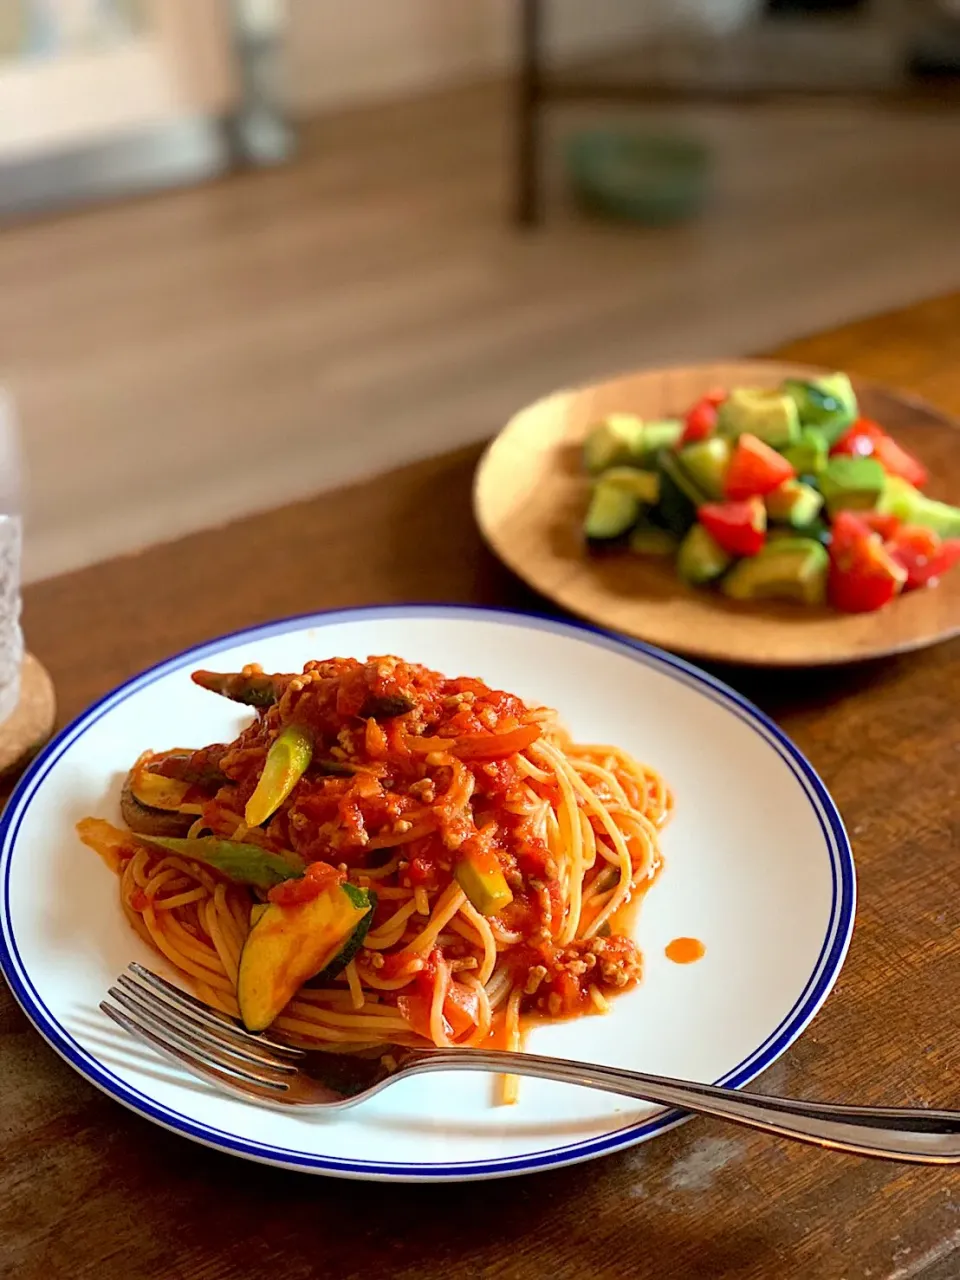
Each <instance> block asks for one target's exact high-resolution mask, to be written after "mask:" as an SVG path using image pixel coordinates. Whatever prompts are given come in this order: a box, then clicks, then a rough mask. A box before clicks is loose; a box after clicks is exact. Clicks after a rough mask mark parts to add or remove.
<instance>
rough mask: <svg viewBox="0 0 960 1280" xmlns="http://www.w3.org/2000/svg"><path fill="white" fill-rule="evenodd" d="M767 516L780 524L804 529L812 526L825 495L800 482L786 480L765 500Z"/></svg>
mask: <svg viewBox="0 0 960 1280" xmlns="http://www.w3.org/2000/svg"><path fill="white" fill-rule="evenodd" d="M764 502H765V503H766V507H767V515H768V516H769V517H770V519H771V520H773V521H775V522H776V523H778V524H789V525H792V526H793V528H794V529H802V528H803V527H804V526H805V525H808V524H812V522H813V521H814V520H816V518H817V516H818V515H819V514H820V508H821V507H822V506H823V494H822V493H819V492H818V491H817V490H816V489H814V488H812V487H811V486H810V485H808V484H803V482H802V481H800V480H784V482H783V484H781V485H780V486H779V487H778V488H776V489H774V491H773V493H768V494H767V496H766V498H765V499H764Z"/></svg>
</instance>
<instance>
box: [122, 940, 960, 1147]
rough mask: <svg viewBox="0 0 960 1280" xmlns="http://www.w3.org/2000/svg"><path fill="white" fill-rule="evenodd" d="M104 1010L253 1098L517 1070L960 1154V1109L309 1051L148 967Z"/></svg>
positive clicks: (307, 1096)
mask: <svg viewBox="0 0 960 1280" xmlns="http://www.w3.org/2000/svg"><path fill="white" fill-rule="evenodd" d="M100 1008H101V1009H102V1010H103V1012H104V1013H105V1014H107V1016H108V1017H110V1018H112V1019H113V1021H114V1022H116V1023H118V1024H119V1025H120V1026H121V1027H123V1028H124V1030H125V1031H128V1032H129V1033H130V1034H131V1035H132V1036H136V1037H137V1038H138V1039H140V1040H145V1041H146V1042H147V1044H150V1045H152V1046H153V1048H154V1049H156V1050H158V1051H159V1052H160V1053H162V1054H164V1055H165V1056H166V1057H168V1058H173V1059H174V1061H176V1062H178V1063H180V1064H181V1066H184V1067H186V1069H187V1070H188V1071H190V1072H192V1073H193V1074H194V1075H196V1076H199V1077H200V1078H201V1079H202V1080H208V1081H212V1082H213V1083H214V1084H216V1085H218V1086H219V1087H220V1088H221V1089H224V1090H225V1091H226V1092H227V1093H232V1094H234V1095H236V1096H237V1097H239V1098H243V1099H245V1100H246V1101H247V1102H258V1103H261V1104H266V1105H268V1106H280V1107H314V1108H317V1109H323V1110H325V1111H338V1110H339V1111H342V1110H345V1109H346V1108H347V1107H352V1106H355V1105H356V1104H357V1103H358V1102H362V1101H364V1100H365V1099H366V1098H372V1097H373V1096H374V1094H376V1093H379V1092H380V1090H381V1089H385V1088H387V1086H388V1085H391V1084H393V1083H394V1082H395V1081H397V1080H401V1079H404V1078H405V1077H407V1076H412V1075H418V1074H421V1073H422V1072H425V1071H493V1072H496V1073H498V1074H502V1073H504V1072H511V1073H513V1074H515V1075H521V1076H540V1077H541V1078H543V1079H546V1080H560V1081H563V1082H564V1083H566V1084H577V1085H583V1086H585V1087H586V1088H588V1089H602V1090H604V1091H605V1092H607V1093H619V1094H623V1095H624V1096H626V1097H628V1098H639V1099H642V1100H643V1101H645V1102H658V1103H663V1104H664V1105H665V1106H668V1107H680V1108H682V1109H683V1110H685V1111H695V1112H698V1113H699V1114H700V1115H706V1116H714V1117H715V1118H717V1119H720V1120H731V1121H733V1123H734V1124H742V1125H746V1126H748V1127H749V1128H752V1129H762V1130H764V1131H765V1132H767V1133H774V1134H778V1135H779V1136H780V1137H784V1138H797V1139H799V1140H800V1141H801V1142H810V1143H814V1144H815V1145H817V1146H821V1147H831V1148H833V1149H834V1150H837V1151H848V1152H852V1153H853V1154H856V1155H863V1156H878V1157H880V1158H882V1159H887V1160H903V1161H908V1162H910V1163H914V1164H953V1163H960V1112H958V1111H931V1110H926V1109H922V1108H916V1107H851V1106H839V1105H835V1104H832V1103H821V1102H802V1101H797V1100H794V1099H790V1098H770V1097H758V1096H757V1095H755V1094H745V1093H738V1092H737V1091H736V1090H733V1089H724V1088H721V1087H718V1086H717V1085H710V1084H697V1083H694V1082H692V1081H686V1080H671V1079H669V1078H668V1077H666V1076H652V1075H644V1074H643V1073H642V1072H639V1071H624V1070H622V1069H621V1068H619V1067H604V1066H599V1065H597V1064H594V1063H589V1062H572V1061H569V1060H567V1059H564V1058H546V1057H542V1056H541V1055H539V1054H534V1053H511V1054H505V1053H502V1052H499V1051H496V1050H493V1051H489V1052H488V1051H485V1050H483V1049H406V1048H403V1047H401V1046H399V1045H381V1046H379V1047H378V1048H377V1049H376V1050H375V1051H368V1052H366V1053H363V1054H332V1053H323V1052H319V1051H310V1050H304V1049H298V1048H294V1047H293V1046H291V1045H285V1044H277V1043H276V1042H274V1041H272V1040H270V1039H268V1038H267V1037H265V1036H262V1035H252V1034H251V1033H250V1032H248V1031H246V1030H245V1029H244V1028H243V1027H242V1026H241V1025H240V1024H239V1023H238V1022H236V1021H235V1020H234V1019H233V1018H230V1017H228V1016H227V1015H226V1014H223V1013H219V1012H217V1010H215V1009H210V1008H209V1007H208V1006H207V1005H205V1004H203V1003H202V1002H201V1001H200V1000H197V999H195V998H194V997H193V996H191V995H188V994H187V992H185V991H182V990H181V989H180V988H179V987H175V986H173V985H172V984H171V983H169V982H167V981H166V979H164V978H161V977H160V976H159V975H158V974H156V973H153V972H151V970H149V969H145V968H144V967H143V966H142V965H139V964H131V965H130V966H129V968H128V969H127V971H126V972H125V973H124V974H122V975H121V976H120V978H118V979H117V982H116V983H115V985H114V986H112V987H111V988H110V991H109V992H108V999H106V1000H104V1001H103V1002H102V1003H101V1005H100Z"/></svg>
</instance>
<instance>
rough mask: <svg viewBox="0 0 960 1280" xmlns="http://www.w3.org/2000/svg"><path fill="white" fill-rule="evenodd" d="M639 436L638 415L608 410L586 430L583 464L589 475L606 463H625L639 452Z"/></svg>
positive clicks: (615, 465)
mask: <svg viewBox="0 0 960 1280" xmlns="http://www.w3.org/2000/svg"><path fill="white" fill-rule="evenodd" d="M642 439H643V421H642V419H640V418H638V417H637V416H636V414H633V413H611V414H609V416H608V417H606V418H604V419H603V421H602V422H598V423H597V425H596V426H594V427H591V428H590V431H589V432H588V433H587V438H586V440H584V442H583V461H584V465H585V466H586V468H587V470H588V471H589V472H590V474H591V475H599V473H600V472H601V471H606V470H607V468H608V467H621V466H629V465H630V463H631V462H634V461H635V460H636V459H637V458H638V457H639V455H640V452H641V449H642V445H641V441H642Z"/></svg>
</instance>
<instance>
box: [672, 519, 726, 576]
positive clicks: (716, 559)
mask: <svg viewBox="0 0 960 1280" xmlns="http://www.w3.org/2000/svg"><path fill="white" fill-rule="evenodd" d="M732 559H733V557H732V556H730V555H728V554H727V552H726V551H724V549H723V547H721V546H720V544H719V543H718V542H717V541H716V539H715V538H712V537H711V536H710V534H709V533H707V531H706V529H705V528H704V527H703V525H702V524H695V525H694V526H693V528H692V529H691V530H690V532H689V533H688V534H687V536H686V537H685V538H684V540H683V542H682V543H681V544H680V550H679V552H678V553H677V574H678V575H679V577H680V578H682V580H683V581H684V582H689V583H690V584H691V585H692V586H701V585H702V584H703V583H705V582H715V581H716V579H717V578H719V577H721V576H722V575H723V574H724V573H726V571H727V569H729V567H730V563H731V561H732Z"/></svg>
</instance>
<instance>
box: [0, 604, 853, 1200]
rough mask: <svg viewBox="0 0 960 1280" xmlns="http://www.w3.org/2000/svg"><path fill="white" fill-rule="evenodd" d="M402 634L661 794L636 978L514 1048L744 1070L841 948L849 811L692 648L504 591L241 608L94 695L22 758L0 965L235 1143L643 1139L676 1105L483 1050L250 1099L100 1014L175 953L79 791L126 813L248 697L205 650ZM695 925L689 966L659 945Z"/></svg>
mask: <svg viewBox="0 0 960 1280" xmlns="http://www.w3.org/2000/svg"><path fill="white" fill-rule="evenodd" d="M383 653H394V654H398V655H400V656H401V657H403V658H406V659H408V660H409V661H414V662H419V663H423V664H425V665H427V666H429V667H433V668H435V669H436V670H439V671H442V672H444V673H446V674H448V675H462V674H468V675H475V676H479V677H481V678H482V679H484V680H485V681H487V682H488V683H489V684H491V685H493V686H495V687H499V688H503V689H508V690H510V691H511V692H514V693H517V694H519V695H520V696H521V697H524V698H526V699H529V700H530V701H534V702H539V703H546V704H548V705H551V706H554V707H556V708H557V709H558V711H559V712H560V715H561V717H562V719H563V720H564V722H565V723H566V725H567V726H568V728H569V729H570V730H571V731H572V733H573V735H574V737H575V738H577V739H579V740H580V741H606V742H611V743H616V744H618V745H619V746H622V747H624V748H625V749H626V750H628V751H630V752H631V753H632V754H633V755H635V756H636V757H638V758H639V759H641V760H645V761H647V762H648V763H649V764H651V765H652V766H653V767H654V768H656V769H657V770H659V771H660V772H661V773H662V774H663V775H664V777H665V778H666V780H667V782H668V783H669V785H670V786H671V788H672V789H673V791H674V794H675V797H676V812H675V816H674V818H673V820H672V821H671V823H670V825H669V827H668V828H667V830H666V832H665V834H664V836H663V842H662V843H663V851H664V858H665V866H664V870H663V871H662V873H661V875H660V876H659V878H658V880H657V882H656V883H655V884H654V886H653V888H652V889H651V890H650V892H649V893H648V894H647V896H646V897H645V899H644V903H643V908H642V912H641V914H640V916H639V919H638V921H637V925H636V935H637V941H638V942H639V944H640V947H641V949H642V951H643V953H644V978H643V981H642V982H641V983H640V985H639V986H638V987H636V988H635V989H634V990H632V991H630V992H628V993H626V994H624V995H621V996H619V997H618V998H617V999H616V1000H615V1001H613V1003H612V1011H611V1012H610V1013H609V1014H607V1015H605V1016H602V1017H601V1016H597V1017H586V1018H580V1019H575V1020H573V1021H569V1022H563V1023H556V1024H543V1025H539V1026H537V1027H536V1028H535V1029H534V1030H533V1031H532V1032H531V1033H530V1036H529V1040H528V1047H529V1048H530V1049H531V1051H534V1052H537V1053H549V1054H557V1055H559V1056H563V1057H569V1058H579V1059H584V1060H587V1061H592V1062H602V1063H608V1064H610V1065H612V1066H622V1067H628V1068H632V1069H634V1070H640V1071H649V1072H654V1073H657V1074H660V1075H669V1076H679V1077H682V1078H684V1079H691V1080H702V1081H716V1082H720V1083H723V1084H727V1085H730V1086H731V1087H739V1086H741V1085H744V1084H746V1083H747V1082H748V1081H749V1080H752V1079H753V1078H754V1077H755V1076H757V1075H758V1074H759V1073H760V1072H761V1071H763V1070H764V1069H765V1068H766V1067H768V1066H769V1065H770V1064H771V1063H772V1062H773V1061H774V1060H775V1059H776V1058H778V1057H779V1056H780V1055H781V1054H782V1053H783V1052H784V1051H785V1050H786V1049H787V1048H788V1047H789V1045H790V1044H791V1043H792V1042H793V1041H794V1040H795V1039H796V1038H797V1036H799V1035H800V1034H801V1032H802V1031H803V1030H804V1028H805V1027H806V1026H807V1024H808V1023H809V1022H810V1020H811V1019H812V1018H813V1017H814V1015H815V1014H816V1012H817V1010H818V1009H819V1008H820V1006H821V1004H822V1003H823V1001H824V1000H825V999H826V997H827V995H828V993H829V991H830V989H831V987H832V986H833V984H834V982H835V981H836V978H837V975H838V973H839V971H840V968H841V965H842V964H843V960H844V957H845V955H846V951H847V947H848V945H849V940H850V935H851V931H852V928H853V919H854V907H855V896H856V889H855V874H854V866H853V858H852V854H851V850H850V845H849V842H848V840H847V837H846V834H845V832H844V829H843V824H842V822H841V820H840V817H839V815H838V813H837V810H836V807H835V806H834V804H833V802H832V801H831V799H830V797H829V795H828V794H827V791H826V789H825V788H824V786H823V784H822V782H821V781H820V779H819V778H818V777H817V775H816V773H815V772H814V770H813V769H812V768H811V766H810V764H809V763H808V762H807V761H806V760H805V759H804V757H803V756H802V755H801V754H800V752H799V751H798V750H797V749H796V747H794V746H793V744H792V743H791V742H789V741H788V739H787V738H786V737H785V736H784V735H783V734H782V733H781V732H780V730H779V729H778V728H777V727H776V725H774V724H773V723H772V722H771V721H769V720H768V719H767V718H766V717H765V716H763V715H762V714H761V713H760V712H759V711H758V710H757V709H756V708H754V707H753V706H751V705H750V704H749V703H747V702H746V701H745V700H744V699H743V698H741V697H740V695H739V694H737V693H735V692H734V691H733V690H731V689H730V688H728V687H726V686H725V685H723V684H721V683H720V682H719V681H717V680H715V679H713V677H712V676H709V675H706V674H705V673H703V672H701V671H699V670H697V669H696V668H695V667H693V666H690V665H689V664H687V663H685V662H683V661H681V660H680V659H678V658H675V657H672V656H671V655H669V654H666V653H662V652H660V651H659V650H656V649H651V648H647V647H644V646H642V645H638V644H628V643H625V642H624V641H622V640H618V639H616V638H614V637H612V636H608V635H604V634H600V633H597V632H594V631H591V630H589V629H587V628H585V627H582V626H577V625H572V624H570V623H566V622H560V621H555V620H552V619H545V618H537V617H529V616H524V615H520V614H511V613H505V612H499V611H495V610H486V609H473V608H464V607H453V606H451V607H447V606H441V605H411V606H393V605H388V606H384V607H378V608H367V609H351V610H344V611H341V612H334V613H324V614H316V615H310V616H305V617H300V618H292V619H287V620H284V621H280V622H274V623H269V624H267V625H264V626H259V627H254V628H251V629H250V630H247V631H242V632H237V633H236V634H233V635H229V636H224V637H222V638H220V639H217V640H213V641H211V642H210V643H209V644H204V645H199V646H197V647H196V648H194V649H191V650H189V651H187V652H185V653H181V654H178V655H176V656H175V657H173V658H170V659H169V660H168V661H166V662H163V663H161V664H160V665H159V666H156V667H153V668H151V669H150V670H149V671H145V672H143V674H142V675H139V676H135V677H134V678H133V679H132V680H129V681H128V682H127V683H126V684H124V685H121V686H120V687H119V688H118V689H115V690H114V691H113V692H112V693H110V694H108V695H107V696H106V697H105V698H103V699H101V700H100V701H99V702H98V703H96V704H95V705H94V706H92V707H91V708H90V709H89V710H88V711H86V712H84V714H83V715H81V716H80V717H79V718H78V719H76V720H75V721H74V722H73V723H72V724H71V725H70V726H69V727H68V728H66V729H65V730H64V731H63V732H62V733H61V734H60V735H59V736H58V737H57V738H56V739H55V740H54V741H53V742H51V743H50V745H49V746H48V747H47V748H46V750H45V751H44V752H43V753H42V754H41V755H40V756H39V757H38V758H37V759H36V760H35V761H34V763H33V765H32V766H31V767H30V769H29V770H28V772H27V773H26V774H25V776H24V777H23V779H22V780H21V782H20V784H19V786H18V787H17V790H16V792H15V793H14V795H13V797H12V798H11V800H10V802H9V804H8V806H7V808H6V810H5V812H4V814H3V819H2V826H0V966H2V969H3V972H4V975H5V977H6V979H7V981H8V983H9V984H10V986H11V988H12V990H13V992H14V994H15V995H16V997H17V999H18V1001H19V1002H20V1004H21V1005H22V1007H23V1009H24V1010H25V1012H26V1013H27V1015H28V1017H29V1018H30V1019H31V1021H32V1022H33V1023H34V1025H35V1026H36V1028H37V1030H38V1031H39V1032H40V1033H41V1034H42V1035H43V1036H44V1037H45V1039H46V1040H47V1041H48V1042H49V1043H50V1045H52V1047H53V1048H54V1049H56V1051H57V1052H58V1053H60V1054H61V1055H62V1056H63V1057H64V1058H65V1059H66V1060H67V1062H69V1063H70V1065H71V1066H72V1067H74V1068H75V1069H76V1070H77V1071H79V1072H80V1073H81V1075H83V1076H85V1077H86V1078H87V1079H88V1080H90V1081H91V1082H92V1083H93V1084H95V1085H97V1086H98V1087H99V1088H101V1089H103V1090H104V1091H105V1092H106V1093H108V1094H110V1095H111V1096H112V1097H113V1098H115V1099H116V1100H117V1101H118V1102H120V1103H123V1104H124V1105H126V1106H128V1107H130V1108H131V1109H132V1110H133V1111H136V1112H138V1113H139V1114H140V1115H143V1116H145V1117H146V1118H147V1119H149V1120H152V1121H154V1122H156V1123H157V1124H160V1125H163V1126H164V1127H166V1128H167V1129H170V1130H173V1131H174V1132H175V1133H179V1134H182V1135H183V1136H184V1137H185V1138H192V1139H194V1140H196V1141H199V1142H203V1143H206V1144H207V1145H209V1146H212V1147H216V1148H218V1149H220V1150H222V1151H226V1152H229V1153H231V1154H233V1155H238V1156H244V1157H247V1158H249V1159H253V1160H259V1161H262V1162H264V1163H267V1164H273V1165H278V1166H282V1167H284V1168H289V1169H297V1170H301V1171H305V1172H310V1173H325V1174H332V1175H336V1176H340V1177H348V1178H366V1179H378V1180H402V1181H446V1180H451V1179H452V1180H465V1179H472V1178H496V1177H503V1176H507V1175H511V1174H519V1173H526V1172H531V1171H534V1170H538V1169H547V1168H554V1167H558V1166H560V1165H565V1164H573V1163H577V1162H579V1161H583V1160H589V1159H592V1158H594V1157H596V1156H601V1155H605V1154H607V1153H609V1152H613V1151H619V1150H622V1149H623V1148H625V1147H630V1146H632V1145H634V1144H635V1143H638V1142H644V1141H646V1140H648V1139H650V1138H654V1137H656V1136H657V1135H658V1134H660V1133H662V1132H664V1130H666V1129H668V1128H670V1127H671V1126H672V1125H675V1124H677V1123H679V1122H680V1121H681V1120H682V1119H683V1117H682V1116H680V1115H678V1113H676V1112H671V1111H665V1110H663V1109H662V1108H657V1107H654V1106H648V1105H645V1104H642V1103H635V1102H633V1101H631V1100H628V1099H622V1098H618V1097H615V1096H612V1095H608V1094H603V1093H598V1092H594V1091H591V1090H587V1089H579V1088H576V1087H574V1086H569V1085H561V1084H554V1083H552V1082H548V1081H539V1080H532V1079H525V1080H523V1081H522V1083H521V1088H520V1096H519V1100H518V1102H517V1103H516V1104H515V1105H514V1106H509V1107H507V1106H502V1105H498V1103H497V1091H496V1088H495V1078H494V1077H492V1076H489V1075H483V1074H480V1073H466V1072H463V1073H460V1072H456V1073H450V1074H449V1075H439V1076H429V1077H415V1078H413V1079H410V1080H405V1081H401V1082H400V1083H398V1084H396V1085H395V1086H393V1087H392V1088H391V1089H389V1090H387V1091H385V1092H384V1093H382V1094H380V1095H378V1096H377V1097H376V1098H374V1099H371V1100H370V1101H369V1102H367V1103H364V1104H362V1105H360V1106H358V1107H356V1108H354V1109H352V1110H350V1111H347V1112H344V1113H342V1114H339V1115H335V1116H327V1115H323V1114H319V1113H300V1112H297V1111H291V1112H290V1113H287V1112H282V1111H277V1110H276V1109H265V1108H259V1107H257V1106H256V1105H252V1104H248V1103H246V1102H244V1101H242V1100H240V1099H238V1098H235V1097H232V1096H227V1095H225V1094H222V1093H220V1092H218V1091H217V1090H216V1089H215V1088H213V1087H208V1086H207V1085H206V1084H205V1083H203V1082H201V1081H199V1080H197V1079H196V1078H194V1077H193V1076H190V1075H188V1074H186V1073H185V1072H181V1071H180V1070H179V1069H178V1068H177V1067H176V1066H175V1065H174V1064H172V1063H170V1062H168V1061H167V1060H165V1059H160V1058H159V1057H157V1056H155V1055H154V1054H153V1053H152V1051H150V1050H149V1049H148V1048H147V1047H146V1046H143V1045H141V1044H140V1043H138V1042H136V1041H134V1040H133V1039H131V1038H129V1037H127V1036H125V1034H124V1033H123V1032H122V1031H120V1029H119V1028H116V1027H115V1026H114V1025H113V1024H112V1023H111V1022H109V1020H108V1019H107V1018H105V1017H104V1015H102V1014H101V1013H100V1012H99V1009H98V1005H99V1003H100V1001H101V1000H102V999H103V997H104V995H105V993H106V991H107V988H108V987H109V986H110V985H111V983H112V982H113V981H114V980H115V978H116V977H117V975H118V974H119V973H120V972H121V971H122V970H123V969H124V968H125V967H126V965H127V964H129V963H130V961H132V960H139V961H140V962H142V963H144V964H146V965H149V966H150V967H152V968H154V969H156V970H158V971H160V972H166V971H165V970H164V968H163V964H162V962H161V960H160V959H159V957H158V956H157V955H156V954H155V953H154V952H152V951H150V950H149V949H148V948H147V947H146V946H145V945H144V944H143V943H142V942H141V941H140V939H139V938H138V937H137V936H136V934H134V932H133V931H132V930H131V929H130V927H129V926H128V924H127V922H126V920H125V918H124V915H123V913H122V912H121V911H120V909H119V905H118V898H117V889H116V881H115V878H114V876H113V873H112V872H111V871H110V870H109V869H108V868H107V867H106V866H105V865H104V864H103V863H102V862H101V860H100V859H99V858H97V857H96V855H95V854H93V853H91V852H90V851H89V850H88V849H86V848H85V847H84V846H82V845H81V844H80V843H79V841H78V839H77V837H76V834H75V831H74V825H75V823H76V822H77V820H78V819H80V818H81V817H83V816H85V815H87V814H97V815H102V816H105V817H108V818H113V819H114V820H119V791H120V783H121V780H122V778H123V776H124V774H125V773H126V771H127V769H128V768H129V766H130V764H131V762H132V761H133V760H134V759H135V758H136V757H137V756H138V755H139V753H140V752H141V751H142V750H143V749H144V748H145V747H154V748H157V749H159V748H161V747H165V746H170V745H177V746H185V745H194V744H195V745H197V746H200V745H203V744H205V743H208V742H214V741H225V740H228V739H229V738H230V737H232V736H233V735H234V734H235V733H236V732H237V731H238V730H239V728H240V727H241V724H242V721H243V716H242V709H238V708H237V707H236V706H234V704H231V703H227V702H224V701H223V700H222V699H218V698H213V697H210V696H209V695H208V694H205V693H204V692H203V691H202V690H199V689H198V688H197V687H196V686H195V685H193V684H192V683H191V681H190V678H189V673H190V671H191V670H193V669H194V668H196V667H201V666H207V667H210V666H215V667H217V668H218V669H221V670H236V669H238V668H239V667H240V666H242V665H243V664H244V663H246V662H254V661H255V662H260V663H261V664H262V665H263V666H264V667H265V668H266V669H267V670H279V671H291V670H298V669H300V667H301V666H302V664H303V663H304V662H305V661H307V660H308V659H310V658H322V657H330V656H353V657H358V658H366V657H367V656H368V655H369V654H383ZM677 937H693V938H697V939H700V940H701V941H702V942H703V944H704V946H705V948H706V950H705V954H704V956H703V958H702V959H701V960H700V961H699V962H698V963H696V964H687V965H678V964H674V963H672V962H671V961H670V960H669V959H667V957H666V954H665V948H666V946H667V944H668V943H669V942H670V941H671V940H672V939H674V938H677Z"/></svg>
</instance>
